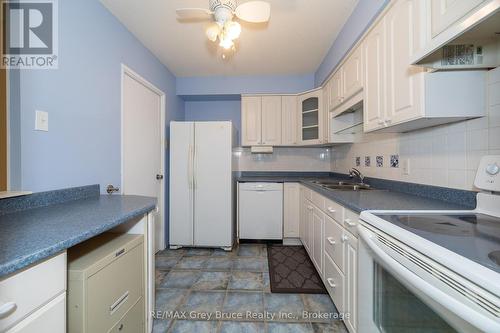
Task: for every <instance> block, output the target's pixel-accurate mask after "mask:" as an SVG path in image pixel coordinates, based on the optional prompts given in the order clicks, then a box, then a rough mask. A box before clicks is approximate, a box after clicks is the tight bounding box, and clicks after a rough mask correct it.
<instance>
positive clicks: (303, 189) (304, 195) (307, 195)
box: [300, 186, 312, 201]
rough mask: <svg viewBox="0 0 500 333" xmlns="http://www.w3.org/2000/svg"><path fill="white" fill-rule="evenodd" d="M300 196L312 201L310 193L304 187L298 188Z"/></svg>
mask: <svg viewBox="0 0 500 333" xmlns="http://www.w3.org/2000/svg"><path fill="white" fill-rule="evenodd" d="M300 194H301V195H302V196H303V197H304V198H306V199H307V200H309V201H311V200H312V191H311V190H310V189H308V188H307V187H305V186H301V187H300Z"/></svg>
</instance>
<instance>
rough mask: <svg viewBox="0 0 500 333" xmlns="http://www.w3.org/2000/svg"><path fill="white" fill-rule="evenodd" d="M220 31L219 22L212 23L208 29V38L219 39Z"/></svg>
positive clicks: (213, 40)
mask: <svg viewBox="0 0 500 333" xmlns="http://www.w3.org/2000/svg"><path fill="white" fill-rule="evenodd" d="M219 33H220V26H219V25H218V24H217V23H212V24H211V25H210V26H209V27H208V28H207V30H206V34H207V38H208V39H209V40H210V41H212V42H215V41H216V40H217V36H219Z"/></svg>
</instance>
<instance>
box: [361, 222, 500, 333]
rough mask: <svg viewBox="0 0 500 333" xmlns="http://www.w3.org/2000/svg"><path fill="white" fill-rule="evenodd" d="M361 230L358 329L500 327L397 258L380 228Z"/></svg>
mask: <svg viewBox="0 0 500 333" xmlns="http://www.w3.org/2000/svg"><path fill="white" fill-rule="evenodd" d="M358 231H359V238H360V243H359V257H358V258H359V259H358V260H359V261H358V269H359V274H358V312H359V317H358V318H359V323H358V325H359V333H377V332H380V333H393V332H394V333H396V332H397V333H404V332H417V331H418V332H435V333H441V332H442V333H444V332H468V333H469V332H500V322H499V321H498V320H495V318H492V317H491V316H488V315H486V314H485V313H484V312H482V311H477V309H474V308H472V307H470V306H467V305H466V304H465V303H464V302H462V301H461V300H458V299H456V298H454V297H453V296H451V295H453V293H452V292H451V293H449V292H447V290H446V288H442V287H441V286H440V285H439V283H438V281H432V280H431V279H429V278H428V277H427V276H425V274H420V275H418V274H416V273H415V272H414V271H412V270H410V269H408V268H407V266H406V263H405V262H404V259H403V260H401V262H399V261H398V260H399V258H398V260H396V259H394V258H393V256H391V255H390V254H389V253H391V252H390V250H389V249H388V248H386V247H385V246H384V244H382V242H381V241H380V240H379V238H378V235H379V234H378V233H377V232H376V231H375V229H372V228H367V227H366V226H364V225H362V224H360V225H359V227H358ZM385 236H387V235H385ZM394 257H397V256H394ZM408 267H410V264H409V263H408ZM436 280H437V279H436Z"/></svg>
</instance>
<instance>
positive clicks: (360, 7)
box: [314, 0, 389, 87]
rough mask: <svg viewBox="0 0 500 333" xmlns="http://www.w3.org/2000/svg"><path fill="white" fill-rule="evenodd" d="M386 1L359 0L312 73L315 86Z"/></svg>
mask: <svg viewBox="0 0 500 333" xmlns="http://www.w3.org/2000/svg"><path fill="white" fill-rule="evenodd" d="M388 3H389V0H359V3H358V4H357V6H356V8H355V9H354V11H353V12H352V14H351V16H350V17H349V19H348V20H347V22H346V23H345V25H344V27H343V28H342V30H341V31H340V33H339V35H338V37H337V38H336V39H335V41H334V42H333V45H332V47H331V48H330V50H329V51H328V53H327V55H326V56H325V58H324V59H323V62H322V63H321V65H320V66H319V68H318V70H317V71H316V73H315V75H314V84H315V86H316V87H319V86H321V85H322V84H323V82H324V81H325V80H326V79H327V78H328V76H329V75H330V74H331V73H332V71H333V70H334V69H335V67H337V65H338V64H339V63H340V61H342V59H343V58H344V56H345V55H346V54H347V53H348V52H349V51H350V50H351V48H352V47H353V46H354V44H356V42H357V41H358V40H359V38H360V37H361V36H362V35H363V33H364V32H365V31H366V30H367V28H368V27H369V26H370V25H371V23H372V22H373V21H374V20H375V19H376V17H377V16H378V14H379V13H380V12H381V11H382V10H383V9H384V7H385V6H386V5H387V4H388Z"/></svg>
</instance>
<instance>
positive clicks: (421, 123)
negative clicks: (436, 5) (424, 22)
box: [362, 0, 486, 132]
mask: <svg viewBox="0 0 500 333" xmlns="http://www.w3.org/2000/svg"><path fill="white" fill-rule="evenodd" d="M422 4H423V2H422V1H421V0H395V1H393V2H391V4H390V5H389V6H390V7H389V9H388V10H387V12H386V13H385V15H384V16H383V17H382V18H381V19H380V20H379V22H378V23H377V24H376V26H375V27H374V28H373V29H372V30H371V31H370V32H369V34H368V35H367V37H366V38H365V40H364V41H363V45H362V49H363V55H362V58H363V72H364V105H363V114H364V130H365V132H370V131H374V130H384V131H386V132H407V131H411V130H416V129H420V128H425V127H430V126H436V125H441V124H445V123H450V122H454V121H460V120H465V119H469V118H474V117H482V116H484V115H485V110H486V109H485V107H484V99H485V92H486V90H485V83H484V82H485V73H484V72H481V71H452V72H436V73H426V72H425V70H424V69H422V68H421V67H418V66H412V65H411V58H412V56H413V54H414V53H415V52H416V50H418V49H419V48H420V42H421V41H422V40H423V38H422V34H423V33H425V32H424V31H422V29H421V28H419V27H420V25H419V24H418V22H420V21H421V15H422V13H423V11H422V10H421V7H420V6H421V5H422Z"/></svg>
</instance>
